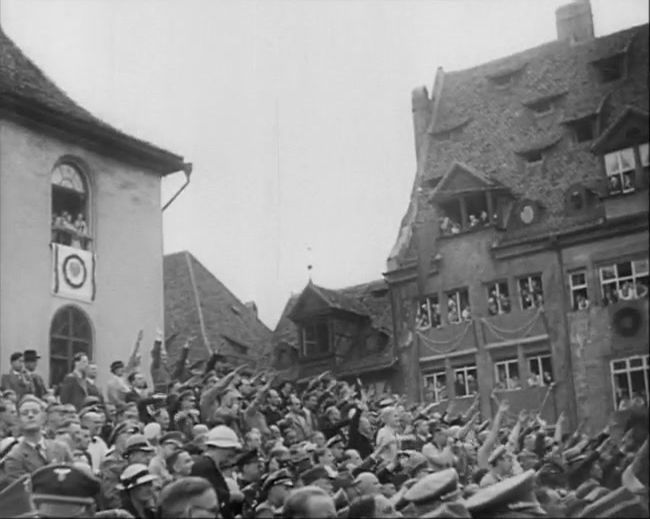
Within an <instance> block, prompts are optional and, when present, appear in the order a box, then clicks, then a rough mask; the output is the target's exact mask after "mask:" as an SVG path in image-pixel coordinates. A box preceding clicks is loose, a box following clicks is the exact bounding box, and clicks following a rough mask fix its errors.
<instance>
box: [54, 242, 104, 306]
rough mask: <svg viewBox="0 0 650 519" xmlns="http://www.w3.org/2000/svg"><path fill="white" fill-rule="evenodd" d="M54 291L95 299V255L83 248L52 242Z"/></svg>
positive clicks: (83, 298)
mask: <svg viewBox="0 0 650 519" xmlns="http://www.w3.org/2000/svg"><path fill="white" fill-rule="evenodd" d="M52 292H53V293H54V294H56V295H58V296H61V297H67V298H71V299H77V300H80V301H87V302H91V301H93V300H94V299H95V255H94V254H93V253H92V252H90V251H86V250H83V249H77V248H75V247H69V246H67V245H61V244H58V243H53V244H52Z"/></svg>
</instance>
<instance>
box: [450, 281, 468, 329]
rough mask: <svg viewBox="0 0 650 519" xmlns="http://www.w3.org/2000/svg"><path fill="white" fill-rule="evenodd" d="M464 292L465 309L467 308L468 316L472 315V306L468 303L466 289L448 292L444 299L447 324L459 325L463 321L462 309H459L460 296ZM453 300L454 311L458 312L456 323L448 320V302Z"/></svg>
mask: <svg viewBox="0 0 650 519" xmlns="http://www.w3.org/2000/svg"><path fill="white" fill-rule="evenodd" d="M463 292H465V294H466V296H467V308H469V312H470V315H471V314H472V306H471V305H470V303H469V290H467V289H466V288H458V289H456V290H450V291H449V292H446V293H445V297H446V298H447V321H448V323H449V324H460V323H462V322H463V321H465V319H463V316H462V313H463V309H462V308H461V299H462V298H461V294H462V293H463ZM450 299H453V300H454V302H455V303H456V310H457V311H458V320H456V321H451V320H450V319H449V300H450Z"/></svg>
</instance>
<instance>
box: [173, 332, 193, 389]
mask: <svg viewBox="0 0 650 519" xmlns="http://www.w3.org/2000/svg"><path fill="white" fill-rule="evenodd" d="M190 344H191V338H190V339H188V340H186V341H185V344H183V347H182V348H181V354H180V357H179V358H178V360H177V361H176V366H174V371H173V372H172V380H174V381H176V380H179V381H181V382H182V380H183V378H184V373H185V365H186V364H187V357H188V356H189V354H190Z"/></svg>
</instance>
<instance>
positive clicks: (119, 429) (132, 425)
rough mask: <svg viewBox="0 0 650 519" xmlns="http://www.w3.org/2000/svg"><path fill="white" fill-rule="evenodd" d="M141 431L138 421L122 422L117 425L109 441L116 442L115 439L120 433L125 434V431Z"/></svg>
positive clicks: (132, 432)
mask: <svg viewBox="0 0 650 519" xmlns="http://www.w3.org/2000/svg"><path fill="white" fill-rule="evenodd" d="M139 432H140V426H139V425H138V423H137V422H134V421H131V420H126V421H124V422H120V423H119V424H117V425H116V426H115V428H114V429H113V431H112V432H111V434H110V436H109V437H108V443H109V444H111V445H112V444H113V443H115V440H116V439H117V437H118V436H119V435H120V434H125V433H129V434H138V433H139Z"/></svg>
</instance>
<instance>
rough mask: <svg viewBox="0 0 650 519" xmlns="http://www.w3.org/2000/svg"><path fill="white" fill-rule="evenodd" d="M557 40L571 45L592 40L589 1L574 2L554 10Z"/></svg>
mask: <svg viewBox="0 0 650 519" xmlns="http://www.w3.org/2000/svg"><path fill="white" fill-rule="evenodd" d="M555 25H556V27H557V39H558V40H560V41H568V42H569V43H571V44H572V45H573V44H575V43H582V42H584V41H589V40H593V39H594V19H593V15H592V14H591V3H590V2H589V0H574V1H573V2H571V3H570V4H566V5H562V6H560V7H558V8H557V9H556V10H555Z"/></svg>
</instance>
